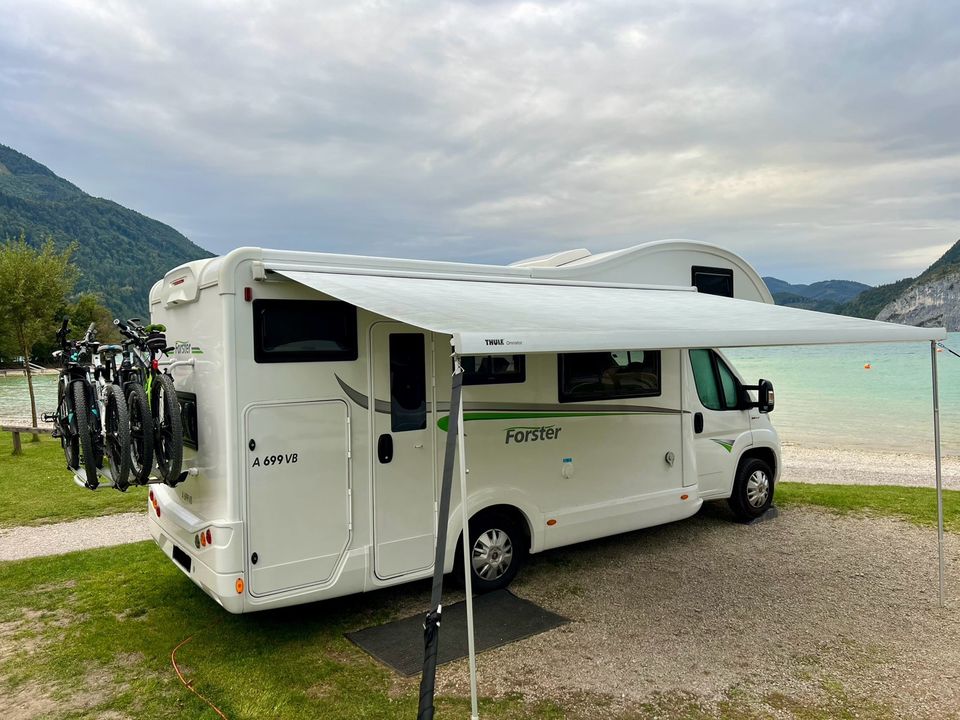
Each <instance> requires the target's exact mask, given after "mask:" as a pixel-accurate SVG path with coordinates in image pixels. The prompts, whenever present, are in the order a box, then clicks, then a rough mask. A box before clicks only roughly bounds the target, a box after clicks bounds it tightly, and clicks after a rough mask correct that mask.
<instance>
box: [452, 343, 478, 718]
mask: <svg viewBox="0 0 960 720" xmlns="http://www.w3.org/2000/svg"><path fill="white" fill-rule="evenodd" d="M453 362H454V365H455V366H456V367H457V368H459V367H460V356H459V355H454V356H453ZM461 372H462V370H461ZM451 412H453V410H452V408H451ZM457 416H458V417H457V456H458V457H459V459H460V463H459V464H460V518H461V521H462V525H463V585H464V592H465V593H466V598H464V600H465V603H466V606H467V657H468V659H469V663H470V720H479V719H480V714H479V711H478V709H477V653H476V649H475V648H474V642H473V565H472V562H473V559H472V558H471V555H472V553H473V548H472V547H471V546H470V518H469V515H468V513H467V497H468V496H467V454H466V452H465V450H464V442H463V399H462V397H461V401H460V402H459V403H458V404H457Z"/></svg>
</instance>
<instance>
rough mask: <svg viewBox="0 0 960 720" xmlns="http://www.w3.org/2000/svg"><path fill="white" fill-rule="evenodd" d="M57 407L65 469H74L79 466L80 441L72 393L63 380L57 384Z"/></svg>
mask: <svg viewBox="0 0 960 720" xmlns="http://www.w3.org/2000/svg"><path fill="white" fill-rule="evenodd" d="M57 409H58V421H59V423H60V427H59V430H58V432H59V433H60V447H61V448H63V456H64V457H65V458H66V460H67V469H68V470H76V469H77V468H79V467H80V441H79V440H78V439H77V432H76V424H75V423H74V422H73V418H72V417H71V415H72V414H73V395H72V394H71V391H70V385H69V384H67V383H66V382H65V381H64V380H61V381H60V384H59V385H57Z"/></svg>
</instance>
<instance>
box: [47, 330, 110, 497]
mask: <svg viewBox="0 0 960 720" xmlns="http://www.w3.org/2000/svg"><path fill="white" fill-rule="evenodd" d="M68 327H69V318H64V319H63V324H62V325H61V326H60V330H59V331H58V332H57V341H58V342H59V343H60V350H57V351H56V352H55V353H54V354H53V355H54V357H59V358H60V360H61V362H62V363H63V367H62V369H61V370H60V379H59V382H58V385H57V410H56V412H55V413H53V414H52V415H51V414H49V413H48V414H47V415H45V416H44V420H47V421H52V422H53V423H54V430H53V436H54V437H58V438H60V445H61V447H63V454H64V456H65V457H66V459H67V468H68V469H69V470H71V471H73V472H77V471H78V470H80V469H81V467H82V468H83V476H84V477H85V478H86V479H85V480H84V481H83V482H84V485H86V486H87V487H88V488H90V489H91V490H96V489H97V486H98V485H99V484H100V481H99V479H98V477H97V471H98V469H99V468H101V467H103V435H102V433H101V422H100V407H99V402H98V401H97V393H96V390H95V389H94V386H93V383H91V382H90V370H89V365H88V364H87V362H85V359H89V358H90V356H91V354H92V353H94V352H96V351H97V348H98V344H97V342H96V340H95V339H94V334H95V328H94V324H93V323H90V327H89V328H87V333H86V335H85V336H84V339H83V340H79V341H78V340H68V339H67V330H68Z"/></svg>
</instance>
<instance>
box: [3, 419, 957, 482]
mask: <svg viewBox="0 0 960 720" xmlns="http://www.w3.org/2000/svg"><path fill="white" fill-rule="evenodd" d="M29 424H30V418H29V417H26V418H18V417H0V425H29ZM38 424H39V425H40V427H52V425H50V424H48V423H44V422H43V421H40V422H39V423H38ZM781 448H782V462H783V467H782V469H781V473H780V481H781V482H802V483H833V484H839V485H900V486H904V487H934V485H935V479H934V472H935V469H934V461H933V452H932V451H928V452H927V453H915V452H904V451H895V450H874V449H869V448H862V447H856V448H854V447H843V446H826V445H815V444H804V443H800V442H796V441H785V442H783V443H782V445H781ZM942 461H943V463H942V465H943V487H944V488H946V489H948V490H960V455H947V454H944V455H943V457H942Z"/></svg>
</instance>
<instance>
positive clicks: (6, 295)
mask: <svg viewBox="0 0 960 720" xmlns="http://www.w3.org/2000/svg"><path fill="white" fill-rule="evenodd" d="M73 250H74V246H73V245H71V246H69V247H67V248H66V249H64V250H62V251H57V248H56V246H55V245H54V243H53V241H52V240H47V241H46V242H44V244H43V246H42V247H41V248H40V249H39V250H36V249H34V248H32V247H30V245H28V244H27V241H26V238H25V237H24V235H23V234H22V233H21V235H20V239H19V240H13V241H8V242H6V243H4V244H3V245H2V246H0V317H2V318H4V324H5V327H6V328H7V330H6V332H7V334H8V335H9V336H10V337H12V339H13V341H14V342H15V343H16V348H17V351H18V352H19V353H20V355H22V356H23V359H24V363H25V369H26V373H27V387H28V388H29V390H30V411H31V413H32V417H33V427H36V426H37V402H36V398H35V396H34V392H33V374H32V372H31V368H30V358H31V357H32V354H33V346H34V345H35V344H36V343H37V341H38V340H40V339H41V338H42V337H43V336H44V335H46V334H47V333H48V332H49V331H50V327H51V325H52V322H53V315H54V313H55V312H56V310H57V308H59V307H62V306H63V305H64V302H65V299H66V296H67V294H68V293H69V292H70V291H71V290H72V289H73V284H74V282H76V277H77V271H76V269H75V268H74V267H73V265H71V264H70V256H71V255H72V254H73ZM33 439H34V441H35V442H36V441H38V440H39V439H40V438H39V437H38V436H37V435H34V436H33Z"/></svg>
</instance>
